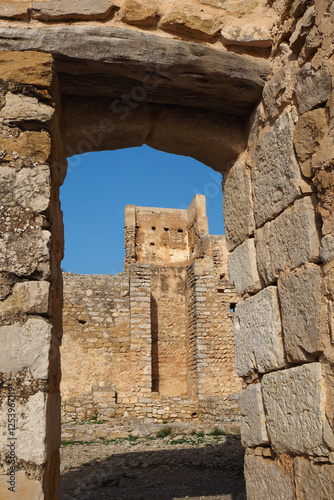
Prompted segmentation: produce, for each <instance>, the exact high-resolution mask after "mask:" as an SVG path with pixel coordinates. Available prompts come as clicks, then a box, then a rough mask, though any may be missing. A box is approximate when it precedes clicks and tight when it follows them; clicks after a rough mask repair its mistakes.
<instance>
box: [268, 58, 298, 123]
mask: <svg viewBox="0 0 334 500" xmlns="http://www.w3.org/2000/svg"><path fill="white" fill-rule="evenodd" d="M298 71H299V65H298V63H297V61H291V62H289V63H288V64H286V65H285V66H283V68H281V69H280V70H279V71H277V73H275V74H274V75H273V76H272V77H271V79H270V80H269V82H267V83H266V84H265V86H264V89H263V100H264V104H265V107H266V110H267V112H268V114H269V116H270V117H271V118H277V116H278V115H279V113H280V111H281V110H282V109H283V108H284V106H286V105H287V104H289V103H290V102H292V98H293V94H294V82H295V78H296V75H297V73H298Z"/></svg>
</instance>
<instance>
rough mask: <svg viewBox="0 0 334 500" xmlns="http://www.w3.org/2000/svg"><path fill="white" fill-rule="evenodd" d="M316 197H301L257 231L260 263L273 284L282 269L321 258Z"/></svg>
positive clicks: (292, 267) (260, 267)
mask: <svg viewBox="0 0 334 500" xmlns="http://www.w3.org/2000/svg"><path fill="white" fill-rule="evenodd" d="M315 207H316V201H315V199H314V198H313V197H307V198H303V199H302V200H297V201H296V202H295V204H294V205H293V206H292V207H291V208H288V209H287V210H285V211H284V212H283V213H282V214H281V215H280V216H279V217H277V218H276V219H275V220H273V221H272V222H268V223H267V224H265V225H264V226H263V227H262V228H261V229H258V230H257V231H256V232H255V245H256V252H257V265H258V270H259V274H260V276H261V278H262V279H263V280H264V281H265V283H267V284H269V283H272V282H273V281H275V279H276V278H277V277H278V276H279V273H280V272H281V271H284V270H288V269H294V268H295V267H297V266H300V265H301V264H304V263H305V262H312V261H317V260H318V259H319V248H320V240H319V234H318V229H317V225H316V217H315Z"/></svg>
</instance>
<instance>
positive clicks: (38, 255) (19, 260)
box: [0, 221, 51, 279]
mask: <svg viewBox="0 0 334 500" xmlns="http://www.w3.org/2000/svg"><path fill="white" fill-rule="evenodd" d="M9 223H10V221H9ZM30 227H32V229H30ZM15 229H16V228H15ZM50 238H51V233H50V232H49V231H40V230H37V229H35V228H34V227H33V226H24V225H23V228H22V229H21V228H19V230H17V231H15V232H13V233H12V232H8V233H7V234H6V235H5V236H4V237H3V238H1V239H0V271H7V272H10V273H14V274H17V275H19V276H30V275H31V274H33V273H34V272H35V271H38V272H39V273H40V275H41V277H42V278H43V279H45V278H48V277H49V274H50V263H49V256H50V248H49V247H50ZM14 249H15V251H14Z"/></svg>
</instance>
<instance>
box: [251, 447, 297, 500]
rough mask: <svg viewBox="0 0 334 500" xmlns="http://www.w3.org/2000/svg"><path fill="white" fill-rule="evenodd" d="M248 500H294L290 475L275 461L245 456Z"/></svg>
mask: <svg viewBox="0 0 334 500" xmlns="http://www.w3.org/2000/svg"><path fill="white" fill-rule="evenodd" d="M245 479H246V489H247V500H293V498H294V494H293V485H292V480H291V477H290V475H289V474H287V473H286V472H285V471H284V470H283V469H282V468H280V467H279V466H278V464H277V463H275V462H274V461H273V460H270V459H264V458H262V457H256V456H254V455H246V456H245Z"/></svg>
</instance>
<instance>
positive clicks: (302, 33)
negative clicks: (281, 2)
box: [289, 6, 315, 53]
mask: <svg viewBox="0 0 334 500" xmlns="http://www.w3.org/2000/svg"><path fill="white" fill-rule="evenodd" d="M314 20H315V18H314V6H311V7H309V8H308V9H307V11H306V12H305V14H304V16H303V17H302V18H301V19H299V20H298V22H297V24H296V28H295V30H294V32H293V33H292V35H291V37H290V40H289V41H290V47H291V49H292V50H293V52H297V53H298V52H300V50H301V48H302V47H303V45H304V42H305V39H306V37H307V35H308V33H309V31H310V29H311V28H312V26H313V23H314Z"/></svg>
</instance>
